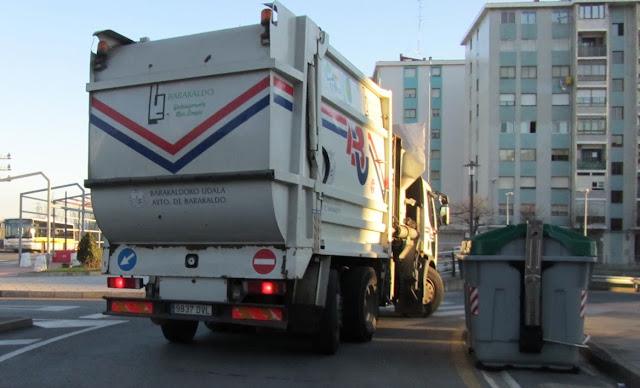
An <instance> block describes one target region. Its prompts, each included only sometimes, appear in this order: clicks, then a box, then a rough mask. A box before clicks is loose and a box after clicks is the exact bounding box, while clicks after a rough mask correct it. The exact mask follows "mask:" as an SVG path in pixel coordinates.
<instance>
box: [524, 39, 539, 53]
mask: <svg viewBox="0 0 640 388" xmlns="http://www.w3.org/2000/svg"><path fill="white" fill-rule="evenodd" d="M536 42H537V40H535V39H525V40H521V41H520V51H536V50H537V47H538V44H537V43H536Z"/></svg>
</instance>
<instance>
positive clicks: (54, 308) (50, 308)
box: [0, 305, 79, 312]
mask: <svg viewBox="0 0 640 388" xmlns="http://www.w3.org/2000/svg"><path fill="white" fill-rule="evenodd" d="M78 307H79V306H20V305H18V306H1V307H0V310H27V311H46V312H59V311H67V310H73V309H77V308H78Z"/></svg>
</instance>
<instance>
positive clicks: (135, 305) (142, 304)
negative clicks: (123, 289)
mask: <svg viewBox="0 0 640 388" xmlns="http://www.w3.org/2000/svg"><path fill="white" fill-rule="evenodd" d="M110 302H111V309H110V310H111V311H113V312H116V313H132V314H152V313H153V303H151V302H146V301H135V300H112V301H110Z"/></svg>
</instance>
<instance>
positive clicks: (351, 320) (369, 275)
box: [342, 267, 379, 342]
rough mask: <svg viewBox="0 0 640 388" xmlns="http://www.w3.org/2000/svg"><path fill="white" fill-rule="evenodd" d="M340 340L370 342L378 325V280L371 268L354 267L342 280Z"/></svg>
mask: <svg viewBox="0 0 640 388" xmlns="http://www.w3.org/2000/svg"><path fill="white" fill-rule="evenodd" d="M342 289H343V290H344V291H343V301H344V303H343V308H342V311H343V317H344V324H343V330H342V338H343V339H345V340H347V341H354V342H367V341H371V338H372V337H373V333H375V331H376V326H377V325H378V311H379V309H378V278H377V277H376V271H375V270H374V269H373V268H371V267H355V268H352V269H350V270H349V271H347V272H346V273H345V274H344V277H343V279H342Z"/></svg>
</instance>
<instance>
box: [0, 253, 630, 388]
mask: <svg viewBox="0 0 640 388" xmlns="http://www.w3.org/2000/svg"><path fill="white" fill-rule="evenodd" d="M32 270H33V269H32V268H31V267H26V268H20V267H18V266H17V265H16V266H7V265H6V264H5V265H4V266H2V267H0V297H1V298H69V299H82V298H89V299H100V298H102V297H103V296H137V297H142V296H144V292H143V291H131V290H114V289H111V288H108V287H107V285H106V284H107V281H106V278H107V276H106V275H101V274H96V275H93V274H92V275H89V274H82V273H81V274H79V275H76V276H52V275H51V274H47V273H34V272H32ZM444 281H445V288H446V290H447V291H454V290H461V289H462V281H461V280H460V279H459V278H447V277H446V276H445V279H444ZM629 290H633V289H629ZM638 299H639V300H640V296H639V297H638ZM606 306H607V307H601V305H595V306H590V307H588V308H587V318H586V320H585V333H586V334H587V335H590V336H591V340H590V342H589V343H588V345H589V346H588V348H584V349H581V351H580V352H581V354H582V356H583V357H584V358H585V359H587V360H588V361H589V362H591V363H592V364H593V365H595V366H596V367H598V368H600V369H602V370H603V371H604V372H605V373H606V374H608V375H609V376H611V377H613V378H615V379H617V380H618V381H625V382H626V384H627V387H640V325H639V324H638V322H640V311H639V310H640V309H638V308H637V306H638V304H637V303H634V302H630V303H619V304H616V305H615V307H611V305H606ZM30 325H31V319H30V318H20V317H14V316H13V317H8V316H0V333H1V332H3V331H6V330H8V329H15V328H20V327H28V326H30Z"/></svg>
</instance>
